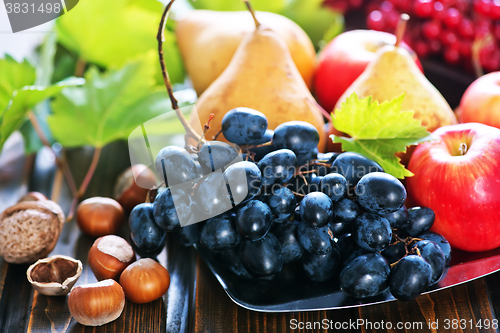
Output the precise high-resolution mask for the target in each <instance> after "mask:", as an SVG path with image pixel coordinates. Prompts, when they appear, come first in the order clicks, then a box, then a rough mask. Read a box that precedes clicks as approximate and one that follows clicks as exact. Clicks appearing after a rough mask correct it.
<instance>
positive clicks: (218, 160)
mask: <svg viewBox="0 0 500 333" xmlns="http://www.w3.org/2000/svg"><path fill="white" fill-rule="evenodd" d="M237 157H238V150H237V148H236V147H234V146H232V145H230V144H228V143H226V142H221V141H209V142H206V143H205V144H204V145H203V146H201V148H200V151H199V152H198V162H199V163H200V165H201V167H202V168H203V171H204V172H205V173H210V172H213V171H215V170H219V169H221V168H222V167H225V166H227V165H228V164H230V163H231V162H232V161H234V160H235V159H236V158H237Z"/></svg>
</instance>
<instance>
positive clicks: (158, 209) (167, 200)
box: [153, 187, 193, 232]
mask: <svg viewBox="0 0 500 333" xmlns="http://www.w3.org/2000/svg"><path fill="white" fill-rule="evenodd" d="M174 202H175V203H176V204H177V206H176V205H174ZM192 203H193V202H192V200H191V197H190V196H189V195H188V194H186V192H184V191H183V190H181V189H175V190H174V193H173V194H172V192H171V190H170V188H168V187H167V188H166V189H164V190H161V191H160V192H159V193H158V194H157V195H156V198H155V202H154V204H153V211H154V219H155V222H156V224H158V226H159V227H160V228H162V229H164V230H166V231H169V232H170V231H177V230H179V229H180V228H181V221H183V222H184V224H185V223H186V222H187V221H189V219H190V218H191V215H192V207H191V205H192ZM178 213H180V215H181V216H180V218H179V216H178Z"/></svg>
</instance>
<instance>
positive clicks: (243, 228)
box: [236, 200, 273, 240]
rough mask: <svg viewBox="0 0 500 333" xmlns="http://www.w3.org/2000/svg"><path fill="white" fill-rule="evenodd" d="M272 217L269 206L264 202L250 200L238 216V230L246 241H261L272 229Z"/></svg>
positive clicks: (239, 211)
mask: <svg viewBox="0 0 500 333" xmlns="http://www.w3.org/2000/svg"><path fill="white" fill-rule="evenodd" d="M272 217H273V214H272V212H271V209H270V208H269V206H268V205H266V204H265V203H263V202H262V201H258V200H250V201H249V202H247V203H246V204H245V205H244V206H243V207H241V208H240V209H239V210H238V213H237V214H236V229H238V232H239V233H240V235H241V236H242V237H243V238H245V239H248V240H257V239H261V238H262V237H264V236H265V235H266V234H267V232H268V231H269V229H271V220H272Z"/></svg>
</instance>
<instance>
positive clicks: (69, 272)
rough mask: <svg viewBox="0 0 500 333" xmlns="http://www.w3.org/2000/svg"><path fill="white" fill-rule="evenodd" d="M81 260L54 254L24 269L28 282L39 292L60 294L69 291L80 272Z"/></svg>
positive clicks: (51, 294) (53, 294)
mask: <svg viewBox="0 0 500 333" xmlns="http://www.w3.org/2000/svg"><path fill="white" fill-rule="evenodd" d="M82 269H83V266H82V262H81V261H80V260H76V259H73V258H71V257H67V256H62V255H56V256H52V257H50V258H44V259H40V260H38V261H37V262H36V263H34V264H33V265H31V266H30V267H29V268H28V270H27V271H26V276H27V277H28V281H29V283H31V285H32V286H33V288H34V289H35V290H37V291H38V292H39V293H40V294H43V295H48V296H61V295H66V294H67V293H69V291H70V290H71V288H73V286H74V285H75V283H76V281H77V280H78V278H79V277H80V275H81V274H82Z"/></svg>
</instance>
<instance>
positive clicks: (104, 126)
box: [48, 54, 170, 147]
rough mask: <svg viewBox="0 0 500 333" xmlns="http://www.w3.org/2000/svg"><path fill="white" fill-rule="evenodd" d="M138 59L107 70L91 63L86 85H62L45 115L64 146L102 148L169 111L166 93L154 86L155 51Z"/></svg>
mask: <svg viewBox="0 0 500 333" xmlns="http://www.w3.org/2000/svg"><path fill="white" fill-rule="evenodd" d="M142 58H143V59H142V60H140V61H135V62H132V63H130V64H128V65H126V66H125V67H123V68H122V69H119V70H111V71H109V72H108V73H106V74H101V73H99V71H98V70H97V69H96V68H91V69H90V70H88V71H87V73H86V75H85V78H86V83H85V85H83V86H82V87H78V88H66V89H64V90H63V91H62V92H61V94H60V95H58V96H57V97H56V99H55V100H54V101H53V102H52V111H53V115H52V116H50V117H49V119H48V122H49V126H50V129H51V131H52V134H53V136H54V137H55V138H56V140H57V141H59V142H60V143H61V144H62V145H63V146H65V147H77V146H83V145H91V146H94V147H102V146H104V145H106V144H108V143H110V142H112V141H115V140H118V139H126V138H127V137H128V135H129V134H130V133H131V132H132V130H133V129H135V128H136V127H137V126H139V125H140V124H142V123H144V122H146V121H148V120H150V119H152V118H154V117H156V116H158V115H161V114H163V113H165V111H167V110H170V101H169V99H168V95H167V92H166V91H165V89H164V88H163V87H155V85H154V84H155V80H154V75H155V72H156V70H157V68H156V66H155V65H156V61H155V60H156V57H155V55H154V54H149V55H148V57H142Z"/></svg>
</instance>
